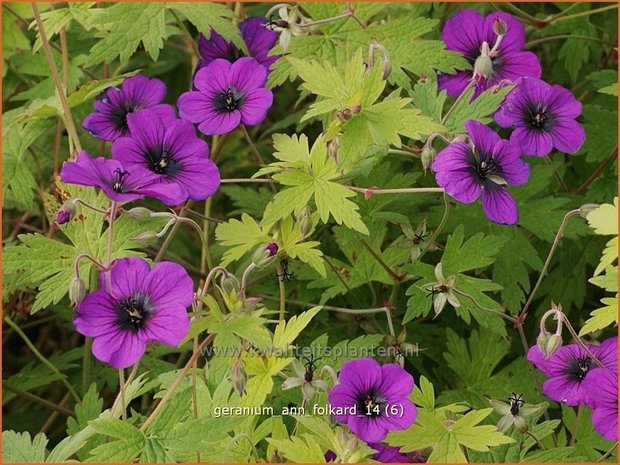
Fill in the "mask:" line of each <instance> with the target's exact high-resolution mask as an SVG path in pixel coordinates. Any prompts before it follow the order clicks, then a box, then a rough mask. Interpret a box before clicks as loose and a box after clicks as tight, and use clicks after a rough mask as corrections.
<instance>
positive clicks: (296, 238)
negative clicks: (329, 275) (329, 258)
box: [278, 216, 326, 277]
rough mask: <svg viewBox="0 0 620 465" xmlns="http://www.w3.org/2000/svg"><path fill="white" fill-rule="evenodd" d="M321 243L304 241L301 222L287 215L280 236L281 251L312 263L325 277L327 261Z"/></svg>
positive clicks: (281, 226)
mask: <svg viewBox="0 0 620 465" xmlns="http://www.w3.org/2000/svg"><path fill="white" fill-rule="evenodd" d="M320 244H321V243H320V242H318V241H307V242H304V235H303V234H302V232H301V224H300V223H299V222H295V221H293V218H292V217H290V216H289V217H287V218H285V219H284V220H283V221H282V224H281V225H280V236H279V239H278V246H279V250H280V252H281V253H284V254H286V255H287V256H289V257H290V258H293V259H298V260H300V261H302V262H304V263H307V264H308V265H310V266H311V267H312V268H314V270H316V272H317V273H319V274H320V275H321V276H323V277H325V274H326V271H325V263H324V260H323V252H321V250H320V249H318V248H317V247H318V246H319V245H320Z"/></svg>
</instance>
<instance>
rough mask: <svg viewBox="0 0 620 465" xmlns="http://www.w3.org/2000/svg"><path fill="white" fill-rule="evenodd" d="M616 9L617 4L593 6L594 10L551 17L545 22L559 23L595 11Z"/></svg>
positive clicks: (588, 14)
mask: <svg viewBox="0 0 620 465" xmlns="http://www.w3.org/2000/svg"><path fill="white" fill-rule="evenodd" d="M616 9H618V5H617V4H616V5H610V6H604V7H601V8H595V9H594V10H589V11H582V12H580V13H575V14H572V15H568V16H561V17H556V18H552V19H551V20H550V21H549V22H547V24H552V23H559V22H561V21H568V20H569V19H575V18H582V17H583V16H590V15H593V14H597V13H603V12H605V11H610V10H616Z"/></svg>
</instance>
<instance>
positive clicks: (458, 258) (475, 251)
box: [441, 225, 508, 277]
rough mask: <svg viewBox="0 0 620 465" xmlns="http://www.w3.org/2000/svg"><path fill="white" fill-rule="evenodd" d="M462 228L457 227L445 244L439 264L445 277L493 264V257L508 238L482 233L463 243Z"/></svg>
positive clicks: (463, 234)
mask: <svg viewBox="0 0 620 465" xmlns="http://www.w3.org/2000/svg"><path fill="white" fill-rule="evenodd" d="M464 237H465V233H464V228H463V226H462V225H460V226H458V227H457V228H456V229H455V230H454V232H453V233H452V234H450V236H448V241H447V243H446V248H445V250H444V252H443V256H442V258H441V262H442V263H443V272H444V274H445V276H446V277H447V276H450V275H452V274H455V273H459V272H463V271H469V270H476V269H478V268H484V267H486V266H488V265H490V264H491V263H493V261H494V260H493V257H495V255H497V253H498V252H499V251H500V250H501V248H502V246H503V245H504V244H505V243H506V241H507V240H508V238H506V237H502V236H492V235H487V236H485V235H484V234H482V233H478V234H475V235H474V236H472V237H470V238H469V239H467V241H465V242H463V240H464Z"/></svg>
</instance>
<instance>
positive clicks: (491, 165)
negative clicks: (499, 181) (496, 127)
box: [468, 149, 502, 182]
mask: <svg viewBox="0 0 620 465" xmlns="http://www.w3.org/2000/svg"><path fill="white" fill-rule="evenodd" d="M468 160H469V164H470V166H471V169H472V171H473V172H474V174H475V175H476V176H477V177H478V179H479V180H480V181H482V182H485V181H487V180H489V177H490V176H501V174H502V167H501V165H500V164H499V163H498V161H497V160H495V158H493V156H492V155H487V154H484V153H477V152H476V150H475V149H474V150H470V151H469V153H468Z"/></svg>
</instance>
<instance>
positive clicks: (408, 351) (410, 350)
mask: <svg viewBox="0 0 620 465" xmlns="http://www.w3.org/2000/svg"><path fill="white" fill-rule="evenodd" d="M400 351H401V352H402V353H403V355H413V356H416V357H417V356H418V353H419V352H420V350H419V349H418V344H417V343H416V344H411V343H410V342H402V343H401V344H400Z"/></svg>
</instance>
